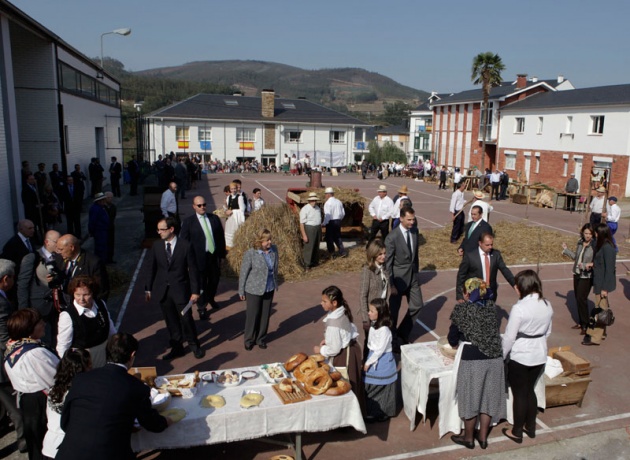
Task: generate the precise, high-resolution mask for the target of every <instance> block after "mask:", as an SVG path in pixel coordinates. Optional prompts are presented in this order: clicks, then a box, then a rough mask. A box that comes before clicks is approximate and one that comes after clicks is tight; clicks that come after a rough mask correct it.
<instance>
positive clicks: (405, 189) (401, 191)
mask: <svg viewBox="0 0 630 460" xmlns="http://www.w3.org/2000/svg"><path fill="white" fill-rule="evenodd" d="M398 193H405V194H407V193H409V189H408V188H407V186H406V185H402V186H401V187H400V188H399V189H398Z"/></svg>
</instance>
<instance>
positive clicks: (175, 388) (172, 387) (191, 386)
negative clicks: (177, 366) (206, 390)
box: [154, 371, 200, 398]
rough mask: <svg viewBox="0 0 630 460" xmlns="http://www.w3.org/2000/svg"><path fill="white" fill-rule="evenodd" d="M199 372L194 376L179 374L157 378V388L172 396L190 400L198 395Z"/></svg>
mask: <svg viewBox="0 0 630 460" xmlns="http://www.w3.org/2000/svg"><path fill="white" fill-rule="evenodd" d="M199 380H200V379H199V371H195V373H194V374H179V375H169V376H160V377H156V378H155V383H154V384H155V388H157V389H159V390H165V391H168V392H169V393H170V394H171V395H172V396H183V397H184V398H189V397H192V396H194V395H195V394H196V393H197V384H198V383H199Z"/></svg>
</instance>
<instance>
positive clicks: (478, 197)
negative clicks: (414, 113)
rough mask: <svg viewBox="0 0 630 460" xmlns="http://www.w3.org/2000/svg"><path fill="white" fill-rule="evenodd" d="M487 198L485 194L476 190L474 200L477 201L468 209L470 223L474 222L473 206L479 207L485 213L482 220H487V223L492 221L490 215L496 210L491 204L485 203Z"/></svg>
mask: <svg viewBox="0 0 630 460" xmlns="http://www.w3.org/2000/svg"><path fill="white" fill-rule="evenodd" d="M485 197H486V195H485V193H483V192H482V191H481V190H475V191H474V192H473V198H474V199H475V201H473V202H472V205H471V206H470V209H468V222H471V221H472V220H473V218H472V208H473V206H479V207H480V208H481V210H482V211H483V213H482V215H481V218H482V219H483V220H485V221H486V222H489V221H490V213H491V212H492V211H493V210H494V208H493V207H492V205H491V204H490V203H486V202H485V201H483V199H484V198H485Z"/></svg>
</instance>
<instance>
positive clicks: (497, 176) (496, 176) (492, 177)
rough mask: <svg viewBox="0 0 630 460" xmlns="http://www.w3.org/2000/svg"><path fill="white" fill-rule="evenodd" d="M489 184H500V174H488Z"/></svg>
mask: <svg viewBox="0 0 630 460" xmlns="http://www.w3.org/2000/svg"><path fill="white" fill-rule="evenodd" d="M490 182H495V183H496V182H501V173H498V172H493V173H492V174H490Z"/></svg>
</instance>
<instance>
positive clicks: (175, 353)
mask: <svg viewBox="0 0 630 460" xmlns="http://www.w3.org/2000/svg"><path fill="white" fill-rule="evenodd" d="M185 354H186V352H185V351H184V349H183V348H172V349H171V351H169V352H168V353H166V354H165V355H164V356H162V359H163V360H164V361H170V360H172V359H175V358H180V357H182V356H184V355H185Z"/></svg>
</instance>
